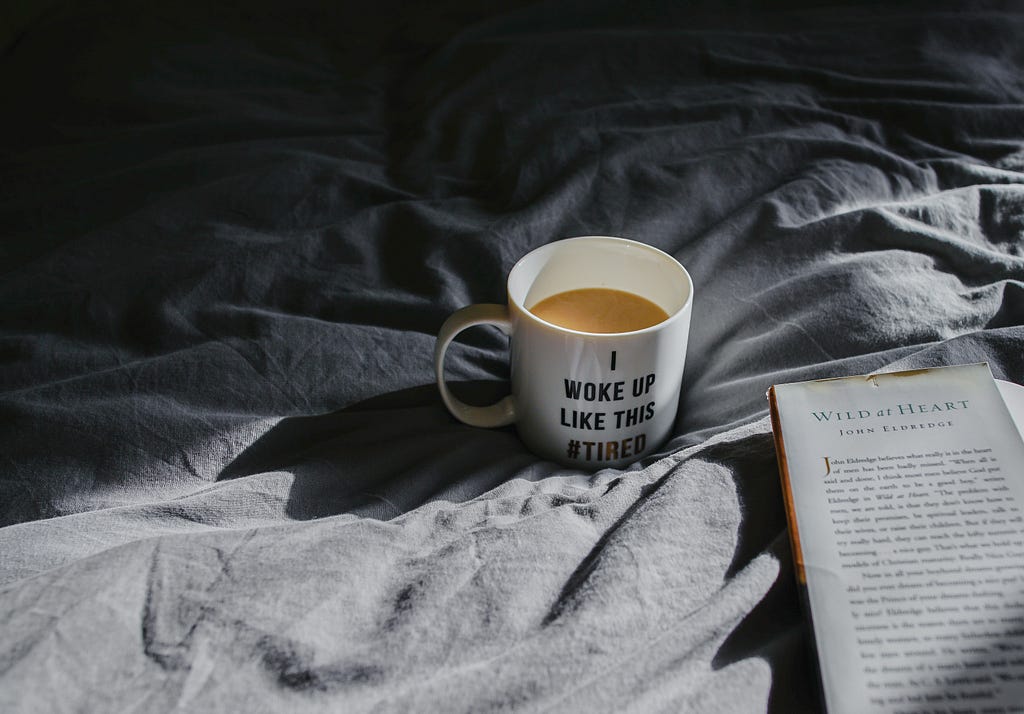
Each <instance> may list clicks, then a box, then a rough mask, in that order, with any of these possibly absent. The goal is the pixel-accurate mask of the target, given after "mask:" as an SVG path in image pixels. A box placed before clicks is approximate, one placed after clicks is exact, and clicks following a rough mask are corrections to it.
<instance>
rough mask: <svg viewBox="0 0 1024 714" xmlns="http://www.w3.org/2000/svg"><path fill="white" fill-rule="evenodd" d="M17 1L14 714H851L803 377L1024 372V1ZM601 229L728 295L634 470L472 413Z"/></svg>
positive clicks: (11, 258) (12, 113)
mask: <svg viewBox="0 0 1024 714" xmlns="http://www.w3.org/2000/svg"><path fill="white" fill-rule="evenodd" d="M19 7H20V8H22V9H23V11H22V12H21V13H20V14H17V16H16V17H17V20H18V23H17V24H16V25H11V26H10V30H9V31H8V32H7V34H6V36H0V40H4V41H6V46H5V47H4V50H3V54H2V56H0V86H2V87H4V88H5V89H4V104H5V107H6V109H5V112H4V114H5V120H4V123H5V124H6V126H7V131H5V132H3V134H2V136H0V142H2V145H3V150H2V153H0V156H2V158H0V187H2V189H0V230H2V234H0V237H2V244H0V271H2V274H3V277H2V279H0V355H2V358H0V388H2V393H0V518H2V520H0V526H2V527H0V710H2V711H6V712H23V711H24V712H35V711H97V712H98V711H146V712H150V711H170V710H182V711H331V712H334V711H354V712H358V711H375V712H390V711H396V712H397V711H438V712H441V711H443V712H479V711H492V710H495V711H499V710H500V711H522V712H527V711H643V712H647V711H692V712H747V711H750V712H756V711H774V712H800V711H818V710H819V708H820V704H819V700H818V695H817V691H816V686H817V685H816V674H815V672H816V665H815V660H814V656H813V653H812V651H811V649H810V644H809V640H808V625H807V620H806V617H805V615H804V613H803V612H802V610H801V605H800V601H799V596H798V590H797V588H796V585H795V582H794V577H793V568H792V559H791V555H790V551H789V543H788V537H787V531H786V522H785V515H784V511H783V506H782V500H781V498H780V491H779V484H778V473H777V468H776V461H775V453H774V449H773V443H772V437H771V429H770V425H769V423H768V419H767V402H766V400H765V391H766V389H767V388H768V387H769V386H770V385H772V384H775V383H780V382H790V381H797V380H804V379H812V378H819V377H829V376H838V375H845V374H859V373H866V372H870V371H874V370H890V369H899V368H916V367H925V366H934V365H942V364H955V363H962V362H975V361H986V362H988V363H989V365H990V367H991V369H992V372H993V374H994V375H995V376H996V377H997V378H1000V379H1004V380H1007V381H1010V382H1016V383H1021V382H1024V327H1022V325H1024V79H1022V78H1024V42H1022V41H1021V40H1022V38H1024V6H1022V5H1020V4H1019V3H994V2H993V3H985V4H972V5H965V4H962V3H961V4H952V3H951V4H946V3H926V4H911V5H901V4H898V3H888V4H885V5H884V6H883V5H874V4H871V5H863V6H860V5H854V4H848V5H844V6H826V5H822V4H820V3H802V4H800V3H782V4H775V5H772V6H770V7H769V6H765V5H761V4H757V3H731V4H727V5H718V4H715V3H699V2H698V3H653V2H652V3H642V4H639V5H638V4H626V3H621V4H620V3H613V2H611V3H610V2H590V3H573V2H550V3H515V2H503V3H499V4H496V5H492V6H490V7H489V8H488V9H486V10H484V9H483V8H478V7H476V6H475V4H472V3H459V2H452V1H442V2H438V3H431V4H429V5H423V6H421V5H418V4H406V3H397V4H396V3H390V2H381V3H374V4H373V6H372V8H369V9H368V8H364V7H358V8H357V7H355V6H354V4H328V3H323V4H318V3H315V2H312V0H297V1H296V2H290V3H287V4H284V3H269V2H260V3H256V4H248V5H242V4H231V3H220V4H217V5H215V6H207V5H204V4H201V3H197V2H184V3H180V4H174V6H173V7H170V6H169V7H164V6H163V5H155V4H153V6H148V4H145V3H126V2H116V1H110V2H103V3H96V2H78V3H58V2H55V3H50V4H49V5H48V6H47V7H40V9H39V10H38V11H37V12H32V11H27V10H24V8H25V7H27V6H23V5H19ZM579 235H618V236H624V237H628V238H632V239H636V240H640V241H643V242H645V243H649V244H651V245H654V246H656V247H658V248H660V249H661V250H664V251H666V252H668V253H670V254H671V255H673V256H674V257H676V258H677V259H678V260H679V261H680V262H682V264H683V265H685V266H686V267H687V269H688V270H689V272H690V274H691V275H692V276H693V280H694V284H695V302H694V306H693V320H692V325H691V332H690V343H689V347H688V352H687V362H686V371H685V375H684V383H683V393H682V397H681V399H680V405H679V412H678V416H677V418H676V424H675V429H674V431H673V434H672V437H671V439H670V440H669V441H668V442H667V443H665V444H664V445H663V446H662V447H660V449H659V450H658V451H657V452H656V453H655V454H653V455H651V456H648V457H645V458H643V459H641V460H640V461H638V462H636V463H634V464H632V465H630V466H628V467H626V468H623V469H604V470H599V471H596V472H590V471H583V470H578V469H569V468H565V467H562V466H559V465H557V464H554V463H551V462H547V461H544V460H541V459H539V458H538V457H536V456H534V455H532V454H531V453H530V452H529V451H528V450H526V448H525V447H524V446H523V445H522V444H521V443H520V441H519V440H518V438H517V436H516V433H515V431H514V430H513V429H512V428H510V427H509V428H500V429H477V428H472V427H468V426H465V425H463V424H461V423H459V422H457V421H456V420H455V419H453V418H452V417H451V416H450V415H449V414H448V412H447V411H446V410H445V409H444V407H443V405H442V403H441V400H440V398H439V396H438V392H437V388H436V385H435V384H434V378H433V372H432V369H433V368H432V363H431V355H432V350H433V347H434V337H435V335H436V333H437V330H438V328H439V327H440V325H441V324H442V322H443V321H444V320H445V318H446V317H447V316H448V315H449V314H450V313H451V312H453V311H454V310H456V309H457V308H459V307H462V306H463V305H467V304H469V303H474V302H496V303H500V302H504V299H505V296H504V279H505V276H506V275H507V272H508V270H509V268H510V267H511V266H512V265H513V264H514V263H515V261H516V260H517V259H518V258H519V257H521V256H522V255H523V254H525V253H527V252H529V251H530V250H532V249H534V248H536V247H538V246H540V245H543V244H545V243H548V242H550V241H552V240H556V239H559V238H564V237H569V236H579ZM447 374H448V379H449V380H450V382H451V383H452V384H453V388H454V389H458V390H459V394H460V395H461V396H462V397H463V398H464V399H466V400H468V401H475V403H478V404H485V403H488V402H489V401H493V400H494V399H495V398H497V397H498V396H500V395H501V394H503V393H505V392H506V391H507V389H508V386H507V381H508V376H509V375H508V362H507V340H506V338H505V337H504V336H503V335H502V334H501V333H500V332H498V331H497V330H494V329H489V328H475V329H473V330H470V331H467V332H465V333H463V335H462V337H460V340H459V343H458V345H457V346H456V347H454V348H453V349H452V350H451V351H450V352H449V356H448V362H447Z"/></svg>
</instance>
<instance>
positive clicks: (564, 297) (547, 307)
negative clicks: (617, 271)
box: [530, 288, 668, 333]
mask: <svg viewBox="0 0 1024 714" xmlns="http://www.w3.org/2000/svg"><path fill="white" fill-rule="evenodd" d="M530 312H532V313H533V314H534V315H536V316H537V317H539V318H540V319H542V320H544V321H545V322H550V323H553V324H555V325H559V326H561V327H567V328H569V329H570V330H576V331H577V332H599V333H609V332H635V331H636V330H643V329H644V328H647V327H651V326H652V325H657V324H658V323H659V322H662V321H663V320H667V319H668V313H667V312H665V311H664V310H662V309H661V307H660V306H659V305H657V304H655V303H653V302H651V301H650V300H648V299H647V298H644V297H640V296H639V295H636V294H634V293H628V292H626V291H625V290H612V289H611V288H577V289H575V290H566V291H565V292H564V293H556V294H554V295H552V296H550V297H546V298H544V299H543V300H541V301H540V302H539V303H537V304H536V305H534V306H533V307H531V308H530Z"/></svg>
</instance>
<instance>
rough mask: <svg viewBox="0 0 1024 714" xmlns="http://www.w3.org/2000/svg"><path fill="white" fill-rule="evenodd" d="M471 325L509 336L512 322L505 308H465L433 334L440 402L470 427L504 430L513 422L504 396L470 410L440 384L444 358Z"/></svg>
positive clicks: (511, 404) (511, 408)
mask: <svg viewBox="0 0 1024 714" xmlns="http://www.w3.org/2000/svg"><path fill="white" fill-rule="evenodd" d="M473 325H494V326H496V327H497V328H498V329H500V330H501V331H502V332H504V333H505V334H506V335H508V334H510V333H511V332H512V321H511V320H510V319H509V316H508V308H507V307H506V306H504V305H496V304H494V303H480V304H478V305H467V306H466V307H464V308H462V309H460V310H456V311H455V312H453V313H452V314H451V316H449V318H448V319H447V320H445V321H444V324H443V325H441V330H440V331H439V332H438V333H437V344H436V345H435V347H434V372H435V373H436V374H437V386H438V388H439V389H440V390H441V399H443V400H444V404H445V406H446V407H448V411H450V412H451V413H452V416H454V417H455V418H456V419H458V420H459V421H461V422H462V423H463V424H469V425H470V426H484V427H494V426H505V425H507V424H511V423H512V422H514V421H515V420H516V409H515V400H514V399H513V397H512V395H511V394H510V395H508V396H507V397H505V398H504V399H502V400H501V401H499V402H498V403H496V404H492V405H490V406H489V407H474V406H470V405H469V404H466V403H465V402H463V401H461V400H459V399H457V398H456V397H455V395H453V394H452V393H451V392H450V391H449V390H448V385H447V384H445V381H444V355H445V352H446V351H447V350H448V345H450V344H451V342H452V340H453V339H455V336H456V335H458V334H459V333H460V332H462V331H463V330H465V329H466V328H467V327H472V326H473Z"/></svg>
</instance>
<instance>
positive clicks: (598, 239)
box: [505, 236, 693, 339]
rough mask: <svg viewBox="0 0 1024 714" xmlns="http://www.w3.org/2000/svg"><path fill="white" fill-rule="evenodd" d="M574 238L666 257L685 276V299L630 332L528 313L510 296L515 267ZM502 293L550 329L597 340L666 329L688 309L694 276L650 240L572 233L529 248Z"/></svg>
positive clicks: (522, 311)
mask: <svg viewBox="0 0 1024 714" xmlns="http://www.w3.org/2000/svg"><path fill="white" fill-rule="evenodd" d="M575 241H596V242H614V243H626V244H629V245H632V246H636V247H637V248H638V249H643V250H647V251H649V252H651V253H654V254H655V255H657V256H658V257H659V258H660V259H662V260H666V261H667V262H669V263H670V264H672V265H673V266H674V267H675V268H678V269H679V271H680V272H681V273H682V276H683V277H684V278H685V279H686V286H687V288H688V290H687V295H686V300H684V301H683V304H682V305H680V306H679V307H678V308H676V309H675V310H674V311H673V312H672V314H671V315H669V316H668V317H667V318H666V319H664V320H662V321H661V322H659V323H657V324H654V325H651V326H649V327H644V328H642V329H640V330H630V331H629V332H584V331H583V330H573V329H571V328H568V327H563V326H561V325H556V324H555V323H553V322H548V321H547V320H545V319H543V318H540V317H538V316H537V315H535V314H534V313H533V312H531V311H530V309H529V308H527V307H526V306H525V305H523V304H522V303H521V302H520V301H519V300H517V299H515V297H514V296H513V295H512V288H511V284H512V276H513V275H514V274H515V272H516V271H517V270H519V269H520V268H521V266H522V265H523V263H525V262H526V260H527V259H528V258H530V257H531V256H533V255H534V254H535V253H538V252H540V251H544V250H556V249H557V247H558V246H561V245H562V244H564V243H571V242H575ZM505 294H506V297H507V299H508V303H509V305H514V306H515V307H516V309H517V311H518V312H520V313H522V314H523V315H525V316H527V317H528V318H529V319H530V320H532V321H534V322H536V323H538V324H539V325H541V326H543V327H546V328H549V329H552V330H554V331H556V332H561V333H564V334H566V335H579V336H585V337H588V338H597V339H615V338H619V337H623V336H632V335H643V334H646V333H653V332H658V331H659V330H663V329H667V328H668V327H669V325H671V324H672V323H673V322H675V321H677V320H678V319H680V316H681V315H683V314H684V313H685V312H686V311H687V309H688V308H690V306H691V305H692V304H693V278H692V277H691V276H690V273H689V271H688V270H687V269H686V267H685V266H684V265H683V264H682V263H680V262H679V261H678V260H676V259H675V258H674V257H672V256H671V255H670V254H668V253H666V252H665V251H663V250H661V249H660V248H657V247H655V246H653V245H650V244H649V243H643V242H641V241H638V240H633V239H631V238H623V237H621V236H572V237H570V238H559V239H558V240H553V241H551V242H550V243H545V244H544V245H541V246H538V247H536V248H534V249H533V250H531V251H530V252H529V253H527V254H526V255H524V256H522V257H521V258H520V259H519V260H517V261H516V263H515V265H513V266H512V268H511V269H510V270H509V271H508V277H507V278H506V279H505Z"/></svg>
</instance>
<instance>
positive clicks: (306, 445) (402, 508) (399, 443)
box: [217, 381, 557, 520]
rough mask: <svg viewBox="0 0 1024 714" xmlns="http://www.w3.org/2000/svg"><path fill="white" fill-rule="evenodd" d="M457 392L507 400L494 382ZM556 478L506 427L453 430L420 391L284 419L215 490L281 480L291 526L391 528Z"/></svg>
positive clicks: (430, 389)
mask: <svg viewBox="0 0 1024 714" xmlns="http://www.w3.org/2000/svg"><path fill="white" fill-rule="evenodd" d="M455 388H456V389H457V390H458V392H459V396H460V397H461V398H464V399H465V400H466V401H468V402H471V403H481V404H482V403H487V402H489V401H495V400H496V399H497V398H498V397H500V396H501V394H502V392H503V391H507V386H506V385H503V384H501V383H498V382H494V381H479V382H462V383H458V384H456V385H455ZM556 469H557V467H556V466H555V465H554V464H551V463H547V462H541V461H538V459H537V457H536V456H534V455H533V454H531V453H530V452H529V451H527V450H526V447H525V446H523V445H522V443H521V442H520V441H519V438H518V437H517V436H516V435H515V432H514V430H513V429H512V428H511V427H509V428H504V429H478V428H474V427H469V426H466V425H464V424H460V423H458V422H456V421H455V420H454V419H452V417H451V416H450V415H449V414H448V412H447V411H446V410H445V408H444V406H443V405H442V403H441V401H440V398H439V397H438V394H437V387H436V386H435V385H433V384H428V385H423V386H420V387H413V388H410V389H404V390H400V391H396V392H391V393H388V394H384V395H380V396H377V397H373V398H371V399H368V400H365V401H363V402H360V403H358V404H355V405H352V406H350V407H346V408H345V409H341V410H339V411H336V412H333V413H330V414H323V415H318V416H311V417H292V418H287V419H284V420H282V421H281V422H280V423H279V424H278V425H277V426H275V427H274V428H273V429H271V430H270V431H268V432H267V433H266V434H264V435H263V436H262V437H261V438H260V439H258V440H257V441H256V442H254V443H253V444H252V445H251V446H250V447H249V448H247V449H246V450H245V451H244V452H242V453H241V454H240V455H239V456H238V457H237V458H236V459H235V460H234V461H232V462H231V463H230V464H229V465H228V466H227V467H226V468H225V469H224V470H223V471H222V472H221V473H220V475H219V476H218V479H217V480H218V481H223V480H226V479H234V478H241V477H245V476H252V475H255V474H261V473H268V472H275V471H277V472H282V471H283V472H287V473H290V474H292V475H293V476H294V480H293V482H292V485H291V491H290V493H289V495H288V501H287V506H286V512H287V514H288V515H289V516H290V517H291V518H295V519H299V520H307V519H312V518H322V517H325V516H332V515H338V514H342V513H351V514H353V515H358V516H361V517H369V518H377V519H380V520H389V519H391V518H394V517H396V516H399V515H401V514H402V513H405V512H407V511H410V510H412V509H414V508H416V507H418V506H420V505H422V504H424V503H427V502H430V501H434V500H447V501H452V502H461V501H466V500H469V499H472V498H475V497H476V496H479V495H480V494H482V493H485V492H486V491H489V490H491V489H492V488H494V487H496V486H498V485H499V484H501V483H504V482H505V481H507V480H509V479H510V478H512V477H519V478H524V477H525V478H529V479H531V480H533V479H540V478H543V477H544V476H546V475H548V474H549V473H551V472H552V471H554V470H556Z"/></svg>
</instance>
